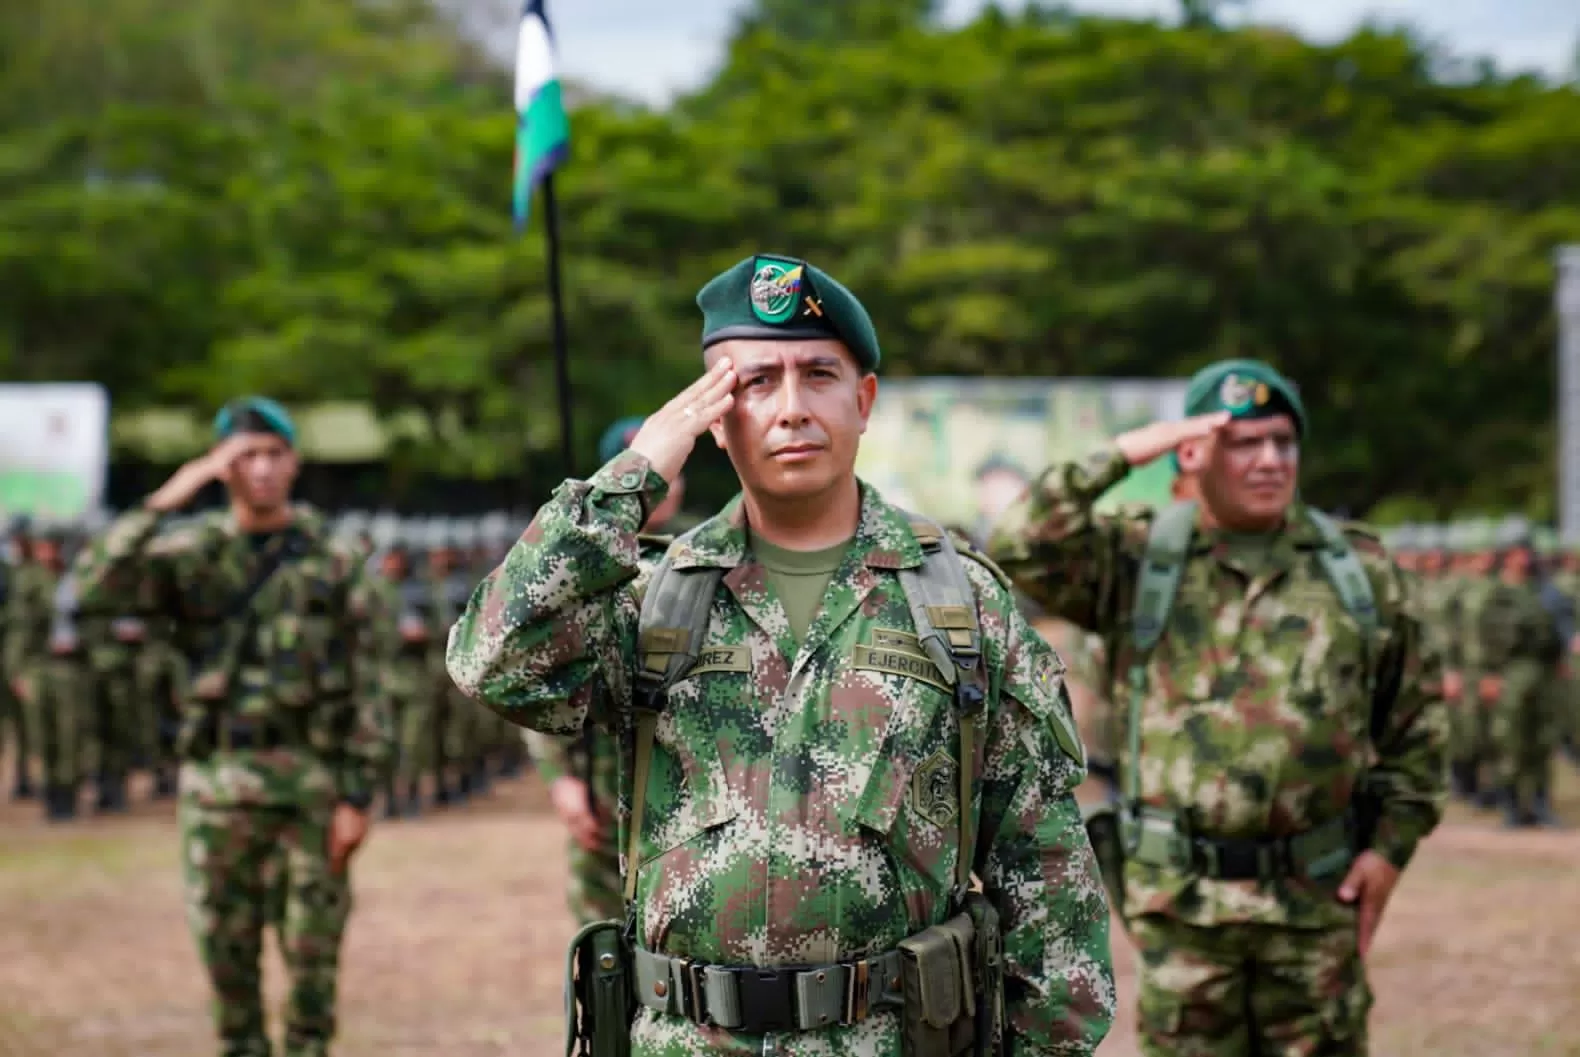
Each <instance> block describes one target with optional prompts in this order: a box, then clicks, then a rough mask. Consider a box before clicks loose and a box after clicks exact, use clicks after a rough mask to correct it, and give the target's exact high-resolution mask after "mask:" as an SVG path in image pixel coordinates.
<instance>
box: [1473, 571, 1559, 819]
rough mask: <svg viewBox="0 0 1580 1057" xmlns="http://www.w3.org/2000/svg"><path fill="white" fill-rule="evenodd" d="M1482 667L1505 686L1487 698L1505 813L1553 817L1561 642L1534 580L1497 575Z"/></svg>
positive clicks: (1490, 762) (1486, 617)
mask: <svg viewBox="0 0 1580 1057" xmlns="http://www.w3.org/2000/svg"><path fill="white" fill-rule="evenodd" d="M1481 642H1482V664H1481V669H1480V670H1481V674H1482V675H1484V676H1496V677H1497V678H1498V679H1499V680H1500V681H1501V683H1502V692H1501V694H1500V695H1499V697H1498V699H1497V700H1496V701H1495V702H1484V704H1485V705H1486V707H1487V710H1488V715H1489V719H1490V732H1489V737H1488V741H1487V758H1486V761H1485V762H1486V764H1487V766H1488V770H1489V771H1490V776H1489V777H1490V779H1491V781H1492V783H1493V789H1495V790H1496V791H1497V794H1498V796H1499V797H1500V798H1501V800H1502V804H1501V806H1502V807H1503V810H1504V814H1505V819H1506V821H1507V822H1508V823H1509V824H1510V825H1514V826H1518V825H1523V824H1527V823H1529V822H1531V821H1538V820H1539V821H1551V800H1550V792H1551V789H1552V758H1553V754H1554V752H1555V751H1556V749H1557V744H1558V734H1559V731H1558V723H1559V717H1558V716H1557V715H1555V714H1554V711H1553V708H1552V705H1553V702H1554V696H1553V692H1552V691H1553V684H1554V682H1555V681H1556V678H1557V671H1558V663H1559V660H1560V659H1561V656H1562V652H1561V644H1560V643H1559V641H1558V637H1557V634H1556V631H1555V628H1554V625H1553V620H1552V617H1551V616H1550V615H1549V614H1548V612H1547V611H1546V610H1545V609H1543V607H1542V603H1541V598H1540V597H1539V595H1538V594H1537V589H1536V586H1535V585H1534V584H1531V583H1529V582H1524V583H1497V584H1494V585H1493V586H1492V589H1491V591H1490V592H1489V594H1488V599H1487V604H1486V606H1485V607H1484V608H1483V610H1482V614H1481Z"/></svg>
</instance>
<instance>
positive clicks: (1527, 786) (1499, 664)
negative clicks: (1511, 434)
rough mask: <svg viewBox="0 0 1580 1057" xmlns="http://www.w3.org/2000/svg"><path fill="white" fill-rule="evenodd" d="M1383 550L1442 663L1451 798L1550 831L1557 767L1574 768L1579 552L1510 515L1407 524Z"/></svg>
mask: <svg viewBox="0 0 1580 1057" xmlns="http://www.w3.org/2000/svg"><path fill="white" fill-rule="evenodd" d="M1388 545H1389V548H1390V550H1392V551H1393V552H1394V553H1395V554H1396V555H1398V559H1399V563H1400V564H1401V565H1402V566H1404V567H1405V568H1407V569H1409V570H1411V571H1412V572H1414V573H1415V574H1416V576H1417V577H1418V578H1419V580H1420V582H1421V595H1422V601H1423V608H1424V609H1425V617H1426V627H1427V633H1428V634H1429V635H1431V636H1432V637H1433V638H1434V639H1435V643H1434V644H1435V645H1436V647H1437V649H1438V651H1439V652H1440V654H1441V655H1442V657H1443V663H1444V672H1445V677H1444V698H1445V699H1446V701H1447V703H1448V705H1449V709H1450V715H1451V718H1452V724H1451V738H1450V746H1449V754H1450V760H1449V767H1450V779H1451V788H1452V790H1453V792H1454V794H1455V796H1457V797H1459V798H1460V799H1462V800H1465V801H1467V802H1469V803H1472V804H1474V805H1476V806H1477V807H1480V808H1482V809H1485V810H1489V811H1496V812H1499V813H1500V814H1501V815H1502V817H1503V820H1504V822H1505V824H1506V825H1508V826H1510V827H1529V826H1555V825H1557V824H1558V822H1559V820H1558V819H1557V817H1556V816H1555V815H1554V812H1553V806H1552V796H1551V790H1552V778H1553V770H1554V766H1555V762H1556V759H1557V757H1558V756H1559V755H1560V754H1563V755H1566V756H1567V757H1568V758H1569V759H1570V760H1571V761H1576V762H1580V753H1577V750H1576V747H1577V743H1580V739H1577V734H1580V692H1577V685H1580V684H1577V681H1576V679H1575V677H1574V675H1575V661H1574V658H1575V657H1576V653H1577V650H1580V638H1577V637H1576V629H1575V612H1576V607H1577V604H1580V551H1577V550H1576V549H1574V548H1572V547H1563V546H1561V545H1560V544H1559V541H1558V538H1557V534H1556V533H1555V532H1554V531H1553V530H1552V529H1551V528H1548V527H1545V526H1540V525H1532V524H1530V523H1529V522H1527V521H1526V520H1524V519H1522V518H1517V517H1516V518H1508V519H1505V520H1503V521H1492V520H1479V521H1467V522H1462V523H1459V524H1455V525H1404V526H1400V527H1399V528H1396V529H1394V530H1393V531H1392V532H1390V533H1389V539H1388Z"/></svg>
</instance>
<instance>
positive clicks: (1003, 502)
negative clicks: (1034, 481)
mask: <svg viewBox="0 0 1580 1057" xmlns="http://www.w3.org/2000/svg"><path fill="white" fill-rule="evenodd" d="M1029 483H1030V482H1028V481H1027V480H1026V478H1024V477H1022V476H1021V475H1020V474H1018V473H1016V472H1015V471H1014V470H992V471H990V472H988V473H985V474H983V475H982V476H981V477H979V478H978V479H977V510H978V511H979V512H980V513H981V514H982V516H983V517H984V518H985V519H987V520H988V521H996V520H998V517H999V515H1000V514H1002V513H1004V511H1006V510H1008V509H1009V508H1010V506H1011V505H1012V504H1014V502H1015V501H1016V500H1018V499H1019V498H1020V497H1021V496H1023V495H1025V494H1026V488H1027V486H1028V484H1029Z"/></svg>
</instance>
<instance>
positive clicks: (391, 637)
mask: <svg viewBox="0 0 1580 1057" xmlns="http://www.w3.org/2000/svg"><path fill="white" fill-rule="evenodd" d="M403 572H404V575H402V576H401V578H400V579H399V580H392V579H386V578H384V577H382V576H381V577H380V578H379V585H380V590H381V592H382V593H383V594H384V597H385V602H384V610H385V612H386V613H388V614H389V617H390V619H389V620H388V621H386V624H387V626H386V627H384V628H383V629H382V630H381V632H380V640H381V641H382V642H383V644H384V649H385V651H386V652H385V660H384V676H383V682H384V688H385V692H386V693H387V694H388V695H389V698H390V712H391V716H392V718H393V720H394V723H395V731H396V738H397V740H398V744H399V748H398V751H397V754H396V758H395V766H394V768H393V772H392V774H393V776H392V779H391V783H390V784H391V791H392V793H393V795H394V802H395V807H396V812H397V813H398V814H401V815H405V816H408V817H416V816H417V815H418V814H419V813H421V811H422V776H423V775H424V774H433V773H434V771H435V769H436V767H437V766H438V760H439V754H438V752H437V742H438V734H437V732H436V730H435V729H434V701H433V694H432V693H430V692H429V683H428V676H429V672H430V671H431V662H430V653H431V648H432V646H431V636H432V632H431V630H430V629H428V627H427V625H426V623H425V621H424V617H423V611H424V607H425V605H426V595H427V587H426V585H425V584H424V583H423V582H422V580H421V579H420V578H419V577H417V576H416V575H415V574H414V573H412V571H411V570H410V569H406V570H404V571H403ZM419 631H420V632H424V633H426V634H428V635H429V636H430V638H429V640H425V641H420V642H417V641H414V642H408V641H407V640H406V637H405V636H406V635H407V634H408V633H412V632H419Z"/></svg>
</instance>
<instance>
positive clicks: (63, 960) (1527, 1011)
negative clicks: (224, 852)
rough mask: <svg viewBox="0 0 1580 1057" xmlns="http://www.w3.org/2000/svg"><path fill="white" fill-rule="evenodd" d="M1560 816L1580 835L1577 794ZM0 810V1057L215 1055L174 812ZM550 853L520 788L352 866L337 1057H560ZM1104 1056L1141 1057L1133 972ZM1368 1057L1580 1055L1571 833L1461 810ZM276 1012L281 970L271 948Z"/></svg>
mask: <svg viewBox="0 0 1580 1057" xmlns="http://www.w3.org/2000/svg"><path fill="white" fill-rule="evenodd" d="M1563 806H1564V808H1565V811H1566V814H1567V816H1568V817H1569V818H1570V819H1572V820H1574V821H1575V822H1576V823H1580V781H1577V780H1576V778H1575V777H1574V775H1573V774H1569V773H1567V772H1566V774H1565V786H1564V795H1563ZM36 815H37V812H36V809H33V808H30V807H28V808H23V807H18V806H16V805H5V806H0V1057H45V1055H50V1057H90V1055H91V1057H144V1055H148V1057H207V1055H210V1054H212V1053H213V1044H212V1042H211V1041H210V1034H209V1025H208V1020H207V1013H206V1004H205V1003H206V990H205V985H204V981H203V978H202V976H201V975H200V972H199V968H198V965H197V960H196V957H195V955H194V954H193V951H192V947H191V943H190V941H189V939H188V937H187V933H186V926H185V922H184V918H183V916H182V910H181V899H180V888H179V883H178V877H177V871H176V862H177V856H176V843H175V831H174V825H173V821H172V818H171V815H172V812H171V810H170V809H169V808H168V806H159V807H156V806H152V805H142V806H140V807H139V808H138V809H137V810H136V811H135V812H134V814H133V815H132V816H131V817H129V818H120V819H114V820H98V819H93V818H91V817H89V818H87V819H85V820H82V821H79V822H77V823H75V824H73V825H71V826H67V827H54V828H48V827H45V826H44V825H43V824H42V823H40V822H39V821H37V818H36ZM564 861H565V860H564V848H563V842H562V839H561V836H560V833H559V831H558V829H557V827H556V825H555V823H554V820H553V819H552V817H551V816H549V815H548V814H546V813H545V806H544V799H543V795H542V790H541V788H539V787H538V785H537V784H536V782H535V780H533V779H530V778H529V779H526V780H523V781H520V782H515V783H511V784H509V785H507V786H505V787H503V788H502V790H501V791H500V792H498V793H496V794H495V795H494V796H493V797H492V798H491V799H490V800H488V801H487V802H484V803H480V804H476V805H473V806H471V807H469V808H467V809H465V810H463V811H460V812H457V813H451V814H449V815H443V816H440V815H436V816H433V817H431V818H428V819H424V820H421V821H417V822H402V823H396V824H381V825H379V826H378V827H377V828H376V830H375V832H374V837H373V840H372V843H371V844H370V845H369V847H368V848H367V849H366V851H365V853H364V854H363V856H362V858H361V859H359V861H358V863H357V868H356V873H355V887H356V900H357V910H356V913H355V915H354V917H353V920H352V927H351V932H350V936H349V939H348V941H347V948H346V951H345V957H344V973H343V977H342V984H341V994H342V1023H343V1029H342V1038H341V1042H340V1044H339V1046H338V1047H337V1049H336V1052H337V1054H338V1055H340V1057H375V1055H378V1057H402V1055H408V1054H410V1055H416V1054H425V1055H433V1057H494V1055H505V1054H510V1055H514V1057H539V1055H541V1057H550V1055H554V1054H557V1053H559V1052H562V1051H560V1050H559V1047H560V1045H561V1040H560V1034H559V1033H560V1024H561V989H560V987H561V985H560V974H561V963H562V960H563V952H564V946H565V943H566V941H567V940H568V939H569V937H570V934H571V925H570V921H569V919H568V917H567V915H566V913H565V911H564V908H563V872H562V871H563V867H564ZM1115 956H1116V961H1117V963H1118V965H1119V968H1120V973H1121V979H1122V995H1121V1004H1122V1008H1123V1010H1124V1014H1123V1017H1122V1019H1121V1022H1120V1023H1119V1024H1118V1025H1116V1027H1115V1029H1114V1031H1113V1033H1112V1035H1111V1037H1110V1039H1109V1040H1108V1042H1107V1043H1105V1044H1104V1046H1103V1048H1102V1050H1101V1051H1100V1052H1101V1054H1102V1055H1103V1057H1127V1055H1131V1054H1134V1053H1135V1048H1134V1042H1133V1031H1134V1028H1133V1020H1132V1017H1131V1008H1130V1007H1131V1005H1132V1003H1133V995H1134V992H1133V988H1132V981H1133V975H1132V972H1133V971H1132V964H1131V957H1130V952H1129V950H1128V947H1127V945H1126V944H1125V943H1124V941H1123V939H1122V938H1120V939H1119V940H1118V941H1117V942H1116V950H1115ZM1370 969H1371V973H1372V978H1373V982H1374V986H1375V988H1376V990H1377V992H1378V1008H1377V1011H1376V1013H1375V1015H1374V1017H1373V1032H1374V1038H1375V1043H1374V1046H1373V1052H1374V1053H1376V1054H1379V1055H1382V1057H1406V1055H1415V1054H1432V1055H1435V1057H1460V1055H1464V1057H1470V1055H1475V1057H1501V1055H1508V1057H1546V1055H1553V1057H1557V1055H1580V1019H1577V1018H1576V1016H1575V1013H1576V1011H1577V1010H1580V830H1577V831H1576V832H1573V833H1557V834H1515V835H1510V834H1505V833H1502V832H1500V831H1499V830H1498V829H1497V828H1496V827H1495V826H1494V825H1493V824H1492V823H1490V822H1489V821H1487V820H1484V819H1473V818H1470V817H1469V816H1467V815H1466V814H1464V813H1462V812H1458V811H1456V813H1455V816H1454V818H1453V819H1452V820H1451V821H1450V823H1449V824H1447V825H1445V826H1444V827H1443V828H1442V829H1441V830H1440V831H1439V832H1438V833H1437V834H1436V835H1434V836H1433V838H1432V839H1431V840H1430V841H1429V842H1428V844H1427V845H1426V847H1425V848H1423V850H1422V851H1421V853H1420V855H1419V857H1418V858H1417V860H1416V863H1415V864H1414V866H1413V867H1412V868H1411V870H1410V871H1409V872H1408V873H1407V874H1406V877H1405V880H1404V883H1403V884H1402V885H1401V888H1400V890H1399V892H1398V894H1397V896H1396V897H1395V901H1394V905H1393V907H1392V909H1391V911H1390V914H1389V918H1388V921H1387V924H1386V926H1385V928H1384V930H1383V933H1382V936H1381V939H1380V942H1379V946H1378V949H1377V950H1376V951H1375V952H1374V953H1373V956H1372V959H1371V966H1370ZM267 970H268V984H269V993H270V995H271V999H272V1002H273V1003H274V1005H275V1006H276V1007H277V1006H278V1003H279V1000H280V996H281V993H282V986H281V984H282V972H281V970H280V967H279V963H278V959H277V957H276V956H275V955H274V953H273V952H272V950H271V953H270V956H269V964H268V967H267Z"/></svg>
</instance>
